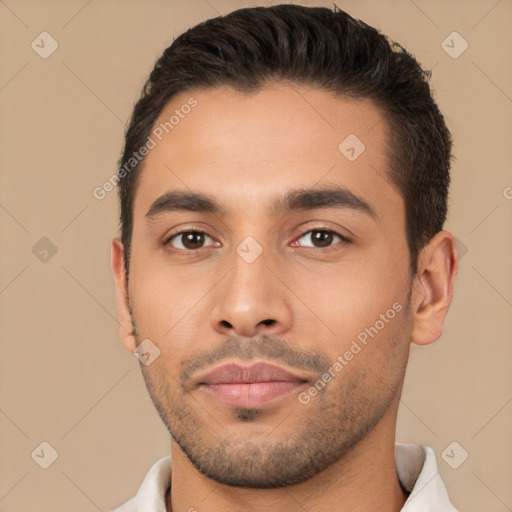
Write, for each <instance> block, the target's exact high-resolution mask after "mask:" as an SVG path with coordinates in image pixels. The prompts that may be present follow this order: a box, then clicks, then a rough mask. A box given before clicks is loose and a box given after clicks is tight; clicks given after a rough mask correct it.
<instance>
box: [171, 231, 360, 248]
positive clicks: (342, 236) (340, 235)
mask: <svg viewBox="0 0 512 512" xmlns="http://www.w3.org/2000/svg"><path fill="white" fill-rule="evenodd" d="M314 232H322V233H331V234H333V235H335V236H337V237H339V238H340V239H341V241H342V242H343V243H344V244H348V243H350V242H351V240H349V239H348V238H347V237H346V236H344V235H342V234H341V233H338V232H337V231H334V230H333V229H328V228H321V227H320V228H314V229H308V230H307V231H304V232H303V233H302V234H301V235H299V236H298V237H297V238H296V239H295V241H298V240H300V239H301V238H303V237H304V236H305V235H308V234H310V233H314ZM188 233H194V234H203V235H206V236H207V237H209V238H211V239H212V240H213V238H212V237H211V236H210V235H208V233H206V232H204V231H201V230H197V229H189V230H185V231H179V232H178V233H174V234H172V235H171V236H169V237H168V238H167V239H166V240H165V241H164V243H163V245H164V246H168V245H170V243H171V241H172V240H173V239H174V238H177V237H179V236H181V235H186V234H188ZM337 243H339V242H337ZM334 245H336V244H332V245H329V246H328V247H314V246H313V247H309V249H312V250H315V251H321V252H325V251H328V250H329V249H331V248H332V247H334ZM207 247H211V245H210V246H207ZM207 247H200V248H199V249H176V248H175V247H173V249H174V250H177V251H181V252H183V253H184V254H194V253H197V252H199V251H202V250H203V249H206V248H207ZM299 247H303V246H299Z"/></svg>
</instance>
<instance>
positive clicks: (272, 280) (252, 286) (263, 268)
mask: <svg viewBox="0 0 512 512" xmlns="http://www.w3.org/2000/svg"><path fill="white" fill-rule="evenodd" d="M270 251H271V249H269V248H264V247H263V246H262V245H260V244H259V243H258V242H257V241H256V240H255V238H253V237H247V238H246V239H244V240H243V241H242V242H241V243H240V244H239V245H238V246H237V247H236V248H235V249H234V250H233V252H232V254H231V255H230V267H231V271H230V272H229V274H228V275H227V276H226V279H225V280H223V282H222V286H221V287H220V288H219V290H218V297H217V300H216V301H215V302H216V304H215V307H214V310H213V311H212V323H213V326H214V328H216V329H217V330H219V329H222V330H224V331H225V330H226V329H228V330H234V331H235V332H236V333H237V334H239V335H245V336H253V335H255V334H257V333H258V332H259V331H261V330H262V329H266V330H268V328H269V327H270V326H272V330H273V331H275V332H276V333H277V331H279V330H282V329H284V328H285V327H287V326H288V323H289V322H290V319H291V313H290V311H289V305H288V302H287V298H286V295H285V293H284V289H283V287H282V285H280V284H279V282H278V281H277V280H276V277H275V276H274V275H273V273H272V272H271V271H270V270H269V268H268V266H270V265H271V264H272V261H273V260H274V258H272V255H271V253H270ZM276 281H277V282H276Z"/></svg>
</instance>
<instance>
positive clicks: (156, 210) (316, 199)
mask: <svg viewBox="0 0 512 512" xmlns="http://www.w3.org/2000/svg"><path fill="white" fill-rule="evenodd" d="M322 208H325V209H327V208H344V209H350V210H356V211H359V212H362V213H364V214H366V215H368V216H370V217H373V218H374V219H377V218H378V216H377V214H376V213H375V210H374V209H373V208H372V207H371V206H370V205H369V204H368V202H366V201H365V200H364V199H362V198H361V197H359V196H357V195H356V194H354V193H353V192H351V191H350V190H348V189H346V188H342V187H338V186H332V187H327V188H306V189H297V190H291V191H289V192H288V193H286V195H285V196H284V197H282V198H281V197H279V198H277V199H276V200H275V201H274V203H273V204H272V206H271V209H270V212H271V214H272V215H274V216H276V217H277V216H280V215H283V214H287V213H290V212H292V211H299V210H317V209H322ZM173 211H191V212H204V213H213V214H215V215H217V216H219V217H225V216H226V213H227V212H226V210H225V209H224V208H223V207H222V206H221V205H220V204H219V203H218V202H217V201H216V200H215V199H214V198H213V197H211V196H209V195H207V194H203V193H199V192H189V191H181V190H173V191H170V192H167V193H165V194H163V195H162V196H160V197H159V198H158V199H156V200H155V201H154V202H153V203H152V204H151V207H150V208H149V210H148V212H147V213H146V217H148V218H149V219H152V218H154V217H157V216H159V215H161V214H164V213H166V212H173Z"/></svg>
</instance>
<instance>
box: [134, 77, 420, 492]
mask: <svg viewBox="0 0 512 512" xmlns="http://www.w3.org/2000/svg"><path fill="white" fill-rule="evenodd" d="M191 97H193V98H194V99H195V100H196V101H197V105H196V106H195V107H194V108H193V109H182V110H180V108H181V107H182V106H183V105H185V104H186V103H187V102H188V101H189V99H190V98H191ZM176 109H178V110H179V111H180V112H182V113H183V112H185V111H187V112H188V113H187V114H186V115H183V117H181V116H180V120H179V123H176V124H174V125H173V128H172V130H168V132H169V133H165V131H163V134H160V136H161V139H162V140H161V141H160V140H158V138H155V137H154V139H155V142H156V145H155V147H154V148H153V149H151V150H150V152H149V154H148V155H147V157H146V160H145V165H144V169H143V171H142V173H141V175H140V181H139V183H138V188H137V192H136V197H135V204H134V212H133V214H134V229H133V237H132V246H131V260H130V278H129V283H128V299H129V305H130V308H131V313H132V321H133V324H134V326H135V330H136V331H135V332H136V340H137V344H140V343H141V342H142V341H143V340H146V339H149V340H150V342H151V343H152V344H153V345H154V346H156V347H157V348H158V350H159V351H160V355H159V357H157V358H156V359H155V360H154V361H153V362H152V363H151V364H149V365H147V366H146V365H144V364H141V368H142V371H143V374H144V378H145V381H146V384H147V386H148V390H149V393H150V395H151V397H152V399H153V401H154V403H155V405H156V407H157V409H158V412H159V414H160V416H161V417H162V419H163V421H164V422H165V424H166V425H167V427H168V429H169V431H170V432H171V434H172V436H173V438H174V440H175V441H176V442H177V443H178V444H179V446H180V448H181V450H182V451H183V453H184V454H185V455H186V456H187V457H188V459H189V461H190V462H191V463H192V464H193V465H194V466H195V468H196V469H197V470H199V471H200V472H202V473H203V474H205V475H207V476H208V477H210V478H212V479H213V480H216V481H218V482H221V483H224V484H228V485H234V486H245V487H260V488H270V487H276V486H281V485H285V484H292V483H298V482H301V481H304V480H306V479H307V478H310V477H311V476H313V475H314V474H317V473H318V472H320V471H322V470H323V469H325V468H326V467H328V466H329V465H331V464H333V463H335V462H336V461H339V460H341V459H342V458H343V457H344V456H345V455H346V454H347V453H348V451H349V450H350V449H351V448H352V447H354V446H355V445H356V443H358V442H359V441H360V440H361V439H363V438H365V436H367V435H368V434H369V433H371V432H373V431H374V430H375V428H376V426H377V425H378V424H379V423H382V422H383V421H384V418H386V417H387V415H389V413H390V411H391V410H394V411H395V412H396V405H397V403H398V399H399V392H400V389H401V384H402V381H403V376H404V371H405V366H406V361H407V357H408V350H409V340H410V334H411V318H410V315H409V313H408V311H409V309H408V300H409V293H410V290H411V282H410V262H409V252H408V246H407V242H406V230H405V208H404V202H403V199H402V197H401V195H400V193H399V192H398V191H397V190H396V188H395V187H394V186H393V185H392V183H391V181H390V179H389V178H388V172H389V165H390V162H389V160H388V154H389V153H390V151H389V148H388V146H387V137H386V129H387V124H386V121H385V119H384V117H383V113H382V112H381V111H380V110H379V109H378V108H377V107H376V106H375V105H374V104H372V103H371V102H370V101H368V100H352V99H344V98H336V97H334V96H332V95H331V94H329V93H327V92H324V91H319V90H316V89H313V88H310V87H306V86H300V87H299V86H296V87H294V88H291V87H289V86H285V85H275V86H273V87H268V88H266V89H264V90H262V91H260V92H258V93H256V94H253V95H246V94H242V93H238V92H236V91H234V90H232V89H230V88H228V87H222V88H216V89H210V90H206V91H191V92H190V91H189V92H187V93H183V94H181V95H179V96H176V97H175V98H173V100H172V102H171V103H170V104H169V105H168V106H167V108H166V109H165V111H164V112H163V113H162V115H161V116H160V119H159V120H158V121H157V123H156V125H155V126H159V125H160V123H165V122H166V121H169V119H170V118H171V116H172V115H173V114H174V113H175V111H176ZM347 137H348V139H347ZM356 137H357V138H356ZM343 141H345V142H343ZM340 144H341V145H340ZM363 145H364V146H363ZM146 343H147V342H146ZM153 345H151V347H153ZM392 426H393V427H394V425H392Z"/></svg>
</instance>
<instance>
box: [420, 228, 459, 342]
mask: <svg viewBox="0 0 512 512" xmlns="http://www.w3.org/2000/svg"><path fill="white" fill-rule="evenodd" d="M458 268H459V264H458V261H457V248H456V245H455V238H454V236H453V235H452V234H451V233H449V232H448V231H440V232H439V233H437V234H436V235H435V236H434V237H433V238H432V239H431V240H430V242H429V243H428V244H427V245H426V246H425V247H424V248H423V250H422V251H421V253H420V256H419V258H418V272H417V274H416V277H415V279H414V285H413V286H414V288H413V292H412V298H411V304H412V307H413V311H412V315H413V329H412V333H411V342H412V343H416V344H417V345H428V344H429V343H433V342H434V341H436V340H437V339H438V338H439V337H440V336H441V334H442V332H443V323H444V319H445V318H446V314H447V313H448V308H449V307H450V304H451V302H452V296H453V285H454V282H455V276H456V275H457V271H458Z"/></svg>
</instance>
